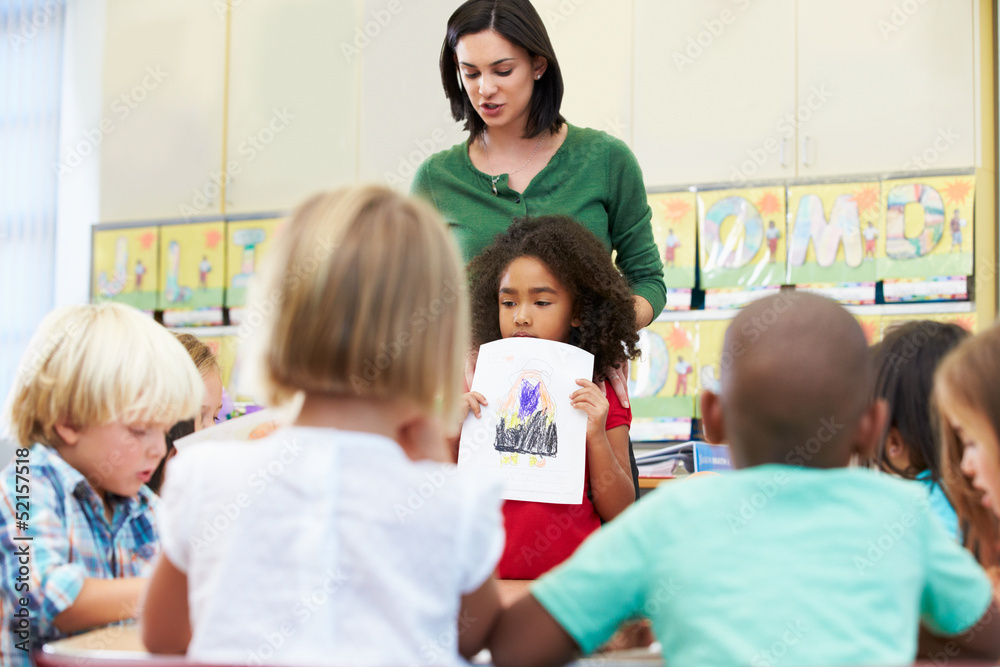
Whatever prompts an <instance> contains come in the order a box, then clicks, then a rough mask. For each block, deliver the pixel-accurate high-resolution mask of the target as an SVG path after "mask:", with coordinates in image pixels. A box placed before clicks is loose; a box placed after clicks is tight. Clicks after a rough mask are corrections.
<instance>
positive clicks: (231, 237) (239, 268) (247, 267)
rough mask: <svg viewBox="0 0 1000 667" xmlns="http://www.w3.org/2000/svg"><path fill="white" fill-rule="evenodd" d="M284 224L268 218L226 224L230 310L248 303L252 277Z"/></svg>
mask: <svg viewBox="0 0 1000 667" xmlns="http://www.w3.org/2000/svg"><path fill="white" fill-rule="evenodd" d="M281 223H282V219H281V218H266V219H262V220H240V221H236V222H229V223H227V224H226V239H227V243H226V307H228V308H234V307H238V306H243V305H245V304H246V289H247V286H248V284H249V282H250V278H252V277H253V275H254V274H255V273H256V272H257V269H258V268H259V267H260V262H261V259H263V257H264V255H265V254H266V253H267V250H268V248H269V247H270V245H271V242H272V240H273V238H274V235H275V233H276V232H277V230H278V228H279V227H280V226H281Z"/></svg>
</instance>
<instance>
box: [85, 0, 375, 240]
mask: <svg viewBox="0 0 1000 667" xmlns="http://www.w3.org/2000/svg"><path fill="white" fill-rule="evenodd" d="M230 5H231V6H230V7H228V8H227V5H226V3H225V2H211V3H209V2H203V1H202V0H172V1H171V2H169V3H167V2H159V1H155V0H109V1H108V4H107V19H106V21H107V23H106V25H107V28H106V29H107V35H106V53H105V65H104V107H105V112H104V118H105V119H111V123H110V124H109V125H108V129H107V130H106V131H105V132H104V134H103V155H102V163H101V165H102V168H101V220H102V221H104V222H113V221H119V220H146V219H165V218H192V217H198V216H208V215H220V214H222V213H245V212H254V211H261V210H284V209H290V208H292V207H294V206H295V205H296V204H298V203H299V202H300V201H301V200H302V199H303V198H305V197H306V196H308V195H309V194H311V193H313V192H316V191H319V190H324V189H330V188H334V187H338V186H341V185H346V184H347V183H351V182H353V181H354V180H355V176H356V169H355V160H356V153H357V133H356V132H355V127H356V125H357V114H358V105H357V96H356V91H357V89H358V86H359V83H358V81H359V79H358V77H359V73H360V66H361V64H360V57H356V54H353V53H352V52H350V50H348V49H347V48H346V45H352V44H353V42H354V40H355V38H356V35H355V33H354V31H355V28H356V27H357V26H358V21H357V15H358V7H357V6H356V5H357V3H354V2H328V1H326V0H283V1H282V2H258V3H250V2H231V3H230ZM227 12H228V14H229V15H228V16H227ZM227 21H228V22H229V30H228V40H227ZM227 92H228V99H227ZM103 122H104V121H102V123H103ZM223 199H225V201H223Z"/></svg>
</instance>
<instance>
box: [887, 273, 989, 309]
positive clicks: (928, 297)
mask: <svg viewBox="0 0 1000 667" xmlns="http://www.w3.org/2000/svg"><path fill="white" fill-rule="evenodd" d="M882 296H883V297H884V299H885V302H886V303H900V302H912V301H967V300H968V299H969V278H968V276H936V277H933V278H926V279H925V278H886V279H885V280H884V281H882Z"/></svg>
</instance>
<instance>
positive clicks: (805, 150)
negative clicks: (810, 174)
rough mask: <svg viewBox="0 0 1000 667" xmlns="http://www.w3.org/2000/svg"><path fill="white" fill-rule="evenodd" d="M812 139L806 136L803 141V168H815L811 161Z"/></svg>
mask: <svg viewBox="0 0 1000 667" xmlns="http://www.w3.org/2000/svg"><path fill="white" fill-rule="evenodd" d="M812 143H813V141H812V137H810V136H806V137H803V139H802V166H803V167H811V166H813V163H812V160H810V159H809V153H810V150H809V149H810V148H811V147H812Z"/></svg>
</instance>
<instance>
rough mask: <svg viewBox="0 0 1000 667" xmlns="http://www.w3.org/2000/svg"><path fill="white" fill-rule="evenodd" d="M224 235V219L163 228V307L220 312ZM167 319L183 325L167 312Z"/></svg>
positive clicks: (161, 247)
mask: <svg viewBox="0 0 1000 667" xmlns="http://www.w3.org/2000/svg"><path fill="white" fill-rule="evenodd" d="M225 238H226V223H225V222H223V221H222V220H219V221H217V222H203V223H195V224H183V225H164V226H162V227H160V264H161V266H162V270H161V272H160V297H159V308H160V309H161V310H164V311H178V310H180V311H191V310H197V309H213V310H218V311H219V313H220V314H221V309H222V305H223V292H224V289H223V288H224V285H225V274H226V246H225ZM192 317H194V318H195V321H193V322H191V323H193V324H205V323H206V322H204V321H200V318H198V317H196V316H192ZM212 319H213V320H214V317H213V318H212ZM164 322H165V323H169V324H174V325H176V324H180V322H179V321H176V320H175V321H171V322H167V317H166V315H164ZM213 323H214V322H213Z"/></svg>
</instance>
